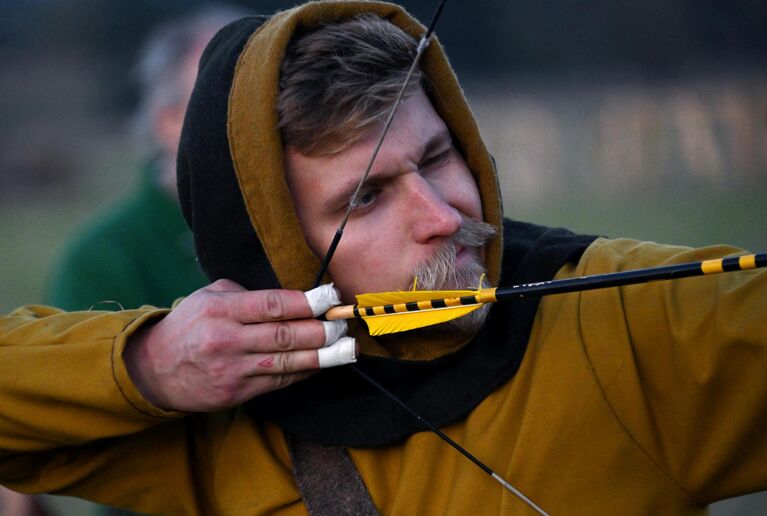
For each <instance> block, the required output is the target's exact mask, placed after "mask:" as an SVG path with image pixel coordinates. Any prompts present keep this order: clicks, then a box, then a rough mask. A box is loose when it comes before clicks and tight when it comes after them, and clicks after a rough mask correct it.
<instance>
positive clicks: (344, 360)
mask: <svg viewBox="0 0 767 516" xmlns="http://www.w3.org/2000/svg"><path fill="white" fill-rule="evenodd" d="M317 355H319V359H320V369H326V368H328V367H335V366H340V365H344V364H351V363H352V362H356V361H357V356H356V352H355V345H354V339H353V338H351V337H343V338H341V339H339V340H338V342H336V343H335V344H332V345H330V346H327V347H325V348H320V349H319V350H317Z"/></svg>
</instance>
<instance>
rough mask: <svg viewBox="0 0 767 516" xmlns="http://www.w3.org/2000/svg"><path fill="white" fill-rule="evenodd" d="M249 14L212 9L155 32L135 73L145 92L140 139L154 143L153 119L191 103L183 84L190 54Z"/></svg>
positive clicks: (139, 117)
mask: <svg viewBox="0 0 767 516" xmlns="http://www.w3.org/2000/svg"><path fill="white" fill-rule="evenodd" d="M249 14H250V13H249V12H248V11H247V10H245V9H239V8H236V7H229V6H224V5H222V6H213V7H210V6H208V7H204V8H202V9H200V10H197V11H194V12H192V13H189V14H186V15H183V16H181V17H176V18H172V19H171V20H169V21H166V22H164V23H161V24H159V25H158V26H157V27H155V28H154V29H153V30H152V32H151V33H150V35H149V37H148V38H147V40H146V42H145V44H144V46H143V47H142V49H141V51H140V53H139V58H138V61H137V63H136V65H135V68H134V70H133V75H134V77H135V79H136V81H137V82H138V84H139V87H140V90H141V91H140V101H139V102H140V103H139V107H138V110H137V112H136V114H135V120H134V123H135V129H136V132H137V134H138V135H139V136H140V137H142V138H146V139H149V140H151V138H150V135H151V134H152V124H153V118H154V116H155V115H156V113H157V112H158V111H159V110H161V109H163V108H167V107H171V106H174V105H177V104H179V103H186V102H187V101H188V100H189V99H188V98H186V92H184V91H183V88H182V87H181V83H180V81H181V79H180V73H181V71H182V69H183V68H182V67H183V65H184V60H185V58H186V57H187V56H188V55H189V53H190V52H191V51H192V50H194V49H195V47H196V46H197V45H199V44H200V42H201V41H205V40H209V39H210V38H212V37H213V35H214V34H215V33H216V32H217V31H218V30H219V29H221V28H222V27H223V26H224V25H227V24H228V23H230V22H232V21H234V20H236V19H238V18H242V17H244V16H248V15H249Z"/></svg>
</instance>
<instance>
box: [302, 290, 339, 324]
mask: <svg viewBox="0 0 767 516" xmlns="http://www.w3.org/2000/svg"><path fill="white" fill-rule="evenodd" d="M306 300H307V301H308V302H309V307H310V308H311V309H312V314H313V315H314V317H317V316H318V315H321V314H324V313H325V312H327V311H328V310H329V309H330V307H332V306H335V305H340V304H341V298H340V297H339V295H338V291H337V290H336V289H334V288H333V284H332V283H328V284H327V285H320V286H319V287H317V288H314V289H312V290H310V291H309V292H306Z"/></svg>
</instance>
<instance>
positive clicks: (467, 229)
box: [413, 217, 498, 290]
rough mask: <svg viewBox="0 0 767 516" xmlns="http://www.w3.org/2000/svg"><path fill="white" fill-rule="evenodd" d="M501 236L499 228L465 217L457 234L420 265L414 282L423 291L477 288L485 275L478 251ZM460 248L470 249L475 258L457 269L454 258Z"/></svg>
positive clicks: (414, 272) (417, 267)
mask: <svg viewBox="0 0 767 516" xmlns="http://www.w3.org/2000/svg"><path fill="white" fill-rule="evenodd" d="M497 234H498V228H496V227H495V226H493V225H492V224H488V223H486V222H483V221H481V220H476V219H471V218H468V217H463V222H462V223H461V227H460V228H459V229H458V231H457V232H456V233H455V234H454V235H452V236H451V237H450V239H449V240H448V241H447V242H445V244H444V245H443V246H442V247H441V248H440V249H439V250H437V252H436V253H435V254H434V256H432V257H431V258H429V259H428V260H426V261H425V262H423V263H421V264H419V265H417V266H416V267H415V270H414V271H413V277H414V281H415V282H416V285H417V288H418V289H420V290H455V289H464V288H476V287H477V286H478V285H479V280H480V278H481V277H482V274H483V273H484V272H485V267H484V264H482V263H481V262H480V260H479V254H478V252H477V251H476V250H477V249H478V248H479V247H481V246H483V245H485V244H486V243H487V242H489V241H490V240H492V238H493V237H495V235H497ZM459 247H463V248H468V249H471V250H472V251H473V252H472V254H473V259H472V260H470V262H469V263H467V264H464V266H463V267H461V268H460V269H456V264H455V258H456V253H457V250H458V248H459Z"/></svg>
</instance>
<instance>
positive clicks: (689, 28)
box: [0, 0, 767, 112]
mask: <svg viewBox="0 0 767 516" xmlns="http://www.w3.org/2000/svg"><path fill="white" fill-rule="evenodd" d="M204 3H205V2H203V1H201V0H163V1H160V0H132V1H131V2H115V1H108V0H4V1H3V2H0V48H2V50H3V53H4V54H5V55H6V56H7V54H8V52H9V51H11V52H14V53H21V55H29V54H38V55H39V54H40V53H48V54H55V55H59V56H61V58H62V59H67V58H70V59H71V58H72V57H73V56H78V57H84V58H86V59H87V60H88V61H89V62H90V63H96V64H98V66H97V67H96V68H95V69H91V70H90V73H91V74H92V80H95V81H98V82H99V83H100V84H99V86H100V87H99V88H98V90H99V91H101V92H104V95H105V96H103V97H102V98H100V99H99V102H100V106H99V107H100V108H101V109H111V110H116V111H118V112H119V111H126V110H129V109H130V108H131V106H132V105H133V103H134V101H135V95H136V94H135V85H134V84H132V83H131V82H130V81H126V80H125V70H126V69H128V68H129V67H130V66H131V65H132V63H133V61H134V58H135V53H136V50H137V48H139V46H140V44H141V42H142V41H143V39H144V37H145V36H146V34H147V32H148V31H149V30H151V28H152V26H153V25H154V24H156V23H158V22H160V21H162V20H163V19H166V18H168V17H172V16H175V15H177V14H179V13H181V12H184V11H189V10H190V9H193V8H194V7H195V6H200V5H203V4H204ZM228 3H229V4H231V5H241V6H243V7H246V8H248V9H251V10H253V11H254V12H257V13H270V12H273V11H275V10H278V9H284V8H286V7H289V6H290V5H293V4H294V3H297V2H286V1H278V0H252V1H245V0H237V1H230V2H228ZM400 3H401V4H403V5H404V6H405V7H406V8H407V9H408V10H410V11H411V12H412V13H413V14H415V15H416V16H417V17H419V18H420V19H421V20H423V21H424V23H426V22H427V21H428V20H429V19H430V17H431V12H432V10H433V9H434V7H435V4H436V1H435V0H428V1H414V0H404V1H401V2H400ZM766 24H767V2H764V1H763V0H730V1H728V2H722V1H719V0H643V1H641V2H638V1H636V0H601V1H595V0H592V1H586V2H584V1H577V0H516V1H508V0H483V1H479V2H467V1H452V2H449V3H448V5H447V8H446V9H445V12H444V14H443V19H442V21H441V22H440V25H439V28H438V33H439V36H440V39H441V40H442V41H443V43H444V44H445V46H446V47H447V49H448V53H449V55H450V56H451V59H452V60H453V62H454V64H455V66H456V68H457V70H458V72H459V74H460V75H461V76H462V77H464V78H466V77H473V76H481V77H483V78H488V77H493V76H498V75H509V74H511V75H514V74H521V75H527V74H536V75H540V74H544V75H549V74H557V75H559V74H562V73H569V74H576V75H585V74H593V73H605V72H609V73H612V74H614V73H616V72H626V73H631V74H632V75H635V76H636V75H639V76H641V77H643V78H649V79H652V78H655V77H667V76H669V75H670V76H674V75H676V74H684V73H685V72H688V71H694V70H698V69H701V68H704V69H711V68H714V69H715V68H717V67H723V66H727V67H732V66H739V67H746V68H754V67H756V68H760V69H764V68H765V67H767V60H765V59H764V58H765V56H767V30H764V29H765V25H766Z"/></svg>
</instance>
